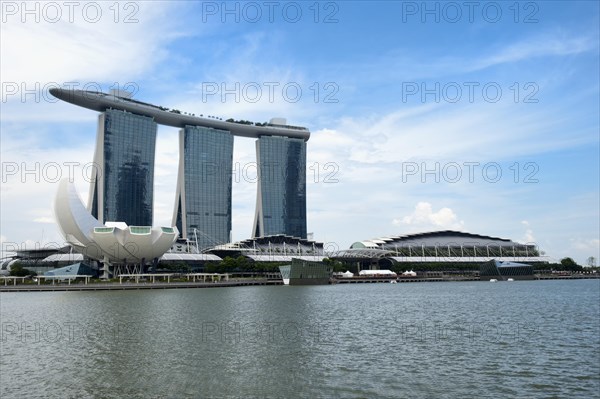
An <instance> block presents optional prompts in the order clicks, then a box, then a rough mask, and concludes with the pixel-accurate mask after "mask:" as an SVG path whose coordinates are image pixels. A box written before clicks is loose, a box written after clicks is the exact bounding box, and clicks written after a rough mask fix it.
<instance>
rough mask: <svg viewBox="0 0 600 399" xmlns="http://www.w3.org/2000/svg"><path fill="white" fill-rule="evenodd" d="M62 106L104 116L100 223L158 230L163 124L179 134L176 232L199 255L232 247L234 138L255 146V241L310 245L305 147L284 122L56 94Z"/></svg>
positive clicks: (95, 180) (97, 159)
mask: <svg viewBox="0 0 600 399" xmlns="http://www.w3.org/2000/svg"><path fill="white" fill-rule="evenodd" d="M50 93H51V94H52V95H53V96H55V97H56V98H58V99H61V100H63V101H66V102H69V103H72V104H75V105H78V106H81V107H85V108H88V109H92V110H95V111H98V112H100V113H101V114H100V115H99V118H98V134H97V138H96V150H95V154H94V163H95V165H96V168H94V172H93V174H94V175H93V176H92V187H91V190H90V195H89V201H88V208H89V210H90V211H91V213H92V215H93V216H94V217H96V218H97V219H98V220H99V221H100V222H101V223H104V222H107V221H119V222H125V223H127V224H128V225H129V226H151V225H152V216H153V211H152V207H153V195H154V154H155V147H156V132H157V126H158V124H162V125H167V126H173V127H178V128H180V131H179V172H178V177H177V191H176V195H175V207H174V213H173V225H174V226H177V228H178V229H179V231H180V232H181V237H182V238H188V239H191V240H197V242H198V247H199V249H200V250H202V249H204V248H209V247H213V246H215V245H219V244H225V243H228V242H230V241H231V190H232V173H231V172H232V163H233V139H234V136H242V137H249V138H255V139H256V157H257V171H258V172H257V173H258V189H257V199H256V214H255V217H254V226H253V230H252V237H264V236H269V235H274V234H285V235H289V236H294V237H299V238H306V142H307V140H308V139H309V138H310V132H309V130H308V129H306V128H304V127H298V126H290V125H287V124H286V121H285V119H279V118H274V119H271V121H270V122H269V123H264V124H263V123H252V122H249V121H234V120H232V119H229V120H227V121H223V120H220V119H212V118H207V117H202V116H200V117H198V116H195V115H194V114H187V113H181V112H180V111H178V110H169V109H168V108H165V107H160V106H156V105H152V104H148V103H144V102H141V101H137V100H134V99H132V98H131V96H130V95H129V93H126V92H122V91H114V92H111V93H110V94H107V93H101V92H92V91H82V90H71V89H69V90H65V89H59V88H54V89H51V90H50Z"/></svg>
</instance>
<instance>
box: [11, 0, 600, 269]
mask: <svg viewBox="0 0 600 399" xmlns="http://www.w3.org/2000/svg"><path fill="white" fill-rule="evenodd" d="M32 4H38V6H37V8H36V6H34V5H31V6H30V9H29V10H30V13H29V14H27V13H25V12H24V10H23V9H22V6H21V3H20V2H4V3H3V5H2V7H3V8H2V25H1V29H2V32H1V33H2V34H1V38H0V40H1V52H2V53H1V57H0V60H1V61H0V62H1V65H0V72H1V80H2V104H1V105H2V110H1V115H0V127H1V144H2V148H1V155H2V167H3V169H2V193H1V204H0V205H1V221H0V223H1V226H0V227H1V231H0V235H1V239H2V241H3V246H4V248H5V249H6V247H7V246H15V245H17V246H19V247H31V246H35V245H38V246H39V245H47V244H48V243H53V242H62V238H61V236H60V234H59V232H58V229H57V228H56V226H55V224H54V220H53V217H54V216H53V213H52V201H53V198H54V195H55V192H56V188H57V183H56V181H55V180H56V179H55V178H54V177H55V176H56V175H57V173H56V170H58V171H59V172H58V173H60V174H61V175H62V176H63V177H67V176H69V175H70V174H71V173H72V174H73V175H74V180H75V183H76V185H77V188H78V190H79V191H80V193H81V196H82V198H84V199H86V198H87V191H88V188H89V184H88V183H87V182H86V179H85V178H84V174H85V173H84V172H85V170H84V169H85V168H84V167H83V165H85V164H86V163H88V162H91V160H92V157H93V149H94V138H95V134H96V124H97V114H96V113H95V112H93V111H89V110H84V109H79V108H76V107H74V106H72V105H70V104H66V103H60V102H54V101H53V100H52V99H51V98H50V96H49V95H48V94H47V88H48V87H50V86H51V85H53V84H57V85H60V86H63V87H64V86H65V85H67V84H69V83H68V82H71V84H72V85H75V84H76V85H78V88H81V87H83V86H84V85H88V86H87V87H88V88H97V87H100V88H102V89H103V90H105V91H106V90H108V89H109V88H110V87H115V86H119V87H121V88H123V87H125V86H127V87H128V88H130V89H133V91H134V92H135V93H134V97H135V98H137V99H140V100H143V101H148V102H152V103H155V104H159V105H164V106H168V107H171V108H178V109H181V110H185V111H188V112H193V113H196V114H204V115H217V116H220V117H223V118H229V117H233V118H237V119H240V118H243V119H250V120H254V121H265V120H268V119H270V118H271V117H275V116H281V117H286V118H287V119H288V122H289V123H291V124H297V125H302V126H307V127H308V128H310V130H311V132H312V136H311V139H310V141H309V143H308V165H309V170H308V172H307V173H308V179H307V181H308V182H309V183H308V188H307V191H308V200H307V201H308V204H307V205H308V218H309V219H308V230H309V231H311V232H314V237H315V239H317V240H319V241H323V242H325V243H327V245H328V247H329V248H331V249H333V248H336V247H339V248H347V247H348V246H349V245H350V244H352V242H354V241H358V240H363V239H368V238H374V237H377V236H382V235H392V234H394V235H397V234H405V233H412V232H419V231H429V230H440V229H459V230H464V231H469V232H472V233H478V234H488V235H494V236H500V237H506V238H511V239H514V240H517V241H521V242H534V243H536V244H538V245H539V247H540V248H541V249H542V250H543V251H545V252H546V254H547V255H548V256H550V257H551V258H552V259H560V258H562V257H564V256H572V257H574V258H575V259H576V260H577V261H579V262H580V263H584V262H585V261H586V259H587V258H588V257H589V256H595V257H596V258H600V256H599V248H600V240H599V238H600V237H599V236H600V232H599V229H600V225H599V223H600V222H599V220H600V215H599V210H598V209H599V205H600V204H599V202H600V199H599V180H600V177H599V172H598V170H599V152H600V148H599V130H600V126H599V124H600V120H599V109H600V104H599V97H600V96H599V92H600V87H599V78H598V76H599V72H600V65H599V58H600V54H599V31H600V28H599V24H600V22H599V6H598V2H592V1H590V2H574V1H568V2H566V1H565V2H562V1H551V2H550V1H549V2H518V3H515V2H473V3H468V4H472V6H469V5H465V2H427V3H423V2H392V1H390V2H360V1H354V2H319V3H316V2H277V1H276V2H272V3H268V2H230V3H228V4H227V5H226V6H225V5H224V3H222V2H203V3H202V2H183V1H182V2H122V3H118V5H117V6H116V7H115V5H114V3H113V2H107V3H103V2H102V3H84V2H81V3H78V6H77V7H76V8H74V9H73V10H72V13H71V14H69V9H68V8H67V6H66V5H65V4H64V3H62V2H55V3H54V4H56V5H57V6H49V5H48V3H32ZM53 7H54V8H53ZM110 7H113V8H110ZM225 7H227V9H225ZM270 7H271V8H270ZM469 7H472V8H471V9H469ZM97 8H99V9H100V13H99V14H98V13H96V11H97ZM84 10H85V11H84ZM117 10H118V14H117V13H116V11H117ZM298 11H300V12H301V13H300V14H298ZM257 12H260V15H259V14H257ZM270 12H272V14H270ZM36 17H37V19H38V21H37V22H36ZM223 88H224V89H228V90H230V92H229V93H230V94H227V95H222V89H223ZM257 88H258V89H260V92H259V91H258V89H257ZM270 88H272V90H273V91H272V92H270V91H269V90H270ZM284 88H286V90H287V91H284ZM298 89H300V90H301V92H300V91H298ZM24 90H29V91H30V92H31V93H32V94H25V91H24ZM211 90H212V91H211ZM215 90H216V91H215ZM236 95H237V98H236ZM158 133H159V134H158V143H157V154H156V176H155V220H154V223H155V224H161V225H166V224H170V223H171V216H172V212H173V205H174V199H175V195H174V191H175V179H176V165H177V157H178V154H177V144H176V143H177V131H176V129H172V128H168V127H160V128H159V132H158ZM234 152H235V154H234V161H235V162H236V164H237V165H238V170H237V172H236V173H237V174H235V175H234V192H233V195H234V200H233V238H234V240H240V239H245V238H247V237H248V236H249V235H250V233H251V225H252V220H253V216H254V206H255V197H256V185H255V184H254V181H253V179H252V176H248V175H247V173H246V172H248V171H251V169H252V166H251V165H252V163H253V162H254V161H255V159H254V157H255V154H254V142H253V140H250V139H243V138H236V142H235V149H234ZM65 162H73V163H74V164H73V165H74V166H73V168H72V170H71V169H69V167H68V166H67V165H65ZM53 163H58V169H57V168H55V165H54V164H53ZM53 168H54V169H53ZM26 170H30V171H31V170H33V172H30V173H27V172H25V171H26ZM316 171H318V173H317V172H316ZM426 171H429V172H426ZM457 171H460V173H461V174H460V175H457ZM517 171H518V173H517ZM470 172H471V173H470ZM498 172H500V173H501V175H498V174H497V173H498ZM250 174H251V173H250Z"/></svg>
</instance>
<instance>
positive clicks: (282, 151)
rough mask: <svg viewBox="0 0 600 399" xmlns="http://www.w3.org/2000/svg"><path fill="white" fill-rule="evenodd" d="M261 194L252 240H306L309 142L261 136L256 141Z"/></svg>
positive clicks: (258, 198) (257, 202)
mask: <svg viewBox="0 0 600 399" xmlns="http://www.w3.org/2000/svg"><path fill="white" fill-rule="evenodd" d="M256 157H257V163H258V190H257V199H256V215H255V217H254V229H253V232H252V237H264V236H268V235H275V234H285V235H288V236H293V237H299V238H306V141H304V140H303V139H296V138H289V137H281V136H262V137H260V138H259V139H258V140H257V141H256Z"/></svg>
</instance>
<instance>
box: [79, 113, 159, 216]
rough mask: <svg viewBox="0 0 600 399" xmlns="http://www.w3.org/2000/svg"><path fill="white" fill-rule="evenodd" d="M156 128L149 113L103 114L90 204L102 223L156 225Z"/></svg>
mask: <svg viewBox="0 0 600 399" xmlns="http://www.w3.org/2000/svg"><path fill="white" fill-rule="evenodd" d="M156 129H157V125H156V122H154V120H153V119H152V118H150V117H147V116H141V115H135V114H131V113H129V112H126V111H119V110H115V109H107V110H106V111H105V112H103V113H101V114H100V116H99V118H98V135H97V138H96V151H95V154H94V165H95V167H94V168H92V187H91V190H90V200H89V202H88V207H90V210H91V213H92V215H93V216H94V217H95V218H97V219H98V220H99V221H100V222H101V223H104V222H107V221H120V222H124V223H127V224H128V225H131V226H151V225H152V201H153V196H154V153H155V144H156Z"/></svg>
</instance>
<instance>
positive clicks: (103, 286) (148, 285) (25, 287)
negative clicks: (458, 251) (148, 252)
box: [0, 274, 600, 292]
mask: <svg viewBox="0 0 600 399" xmlns="http://www.w3.org/2000/svg"><path fill="white" fill-rule="evenodd" d="M598 279H600V275H597V274H596V275H578V276H553V275H536V276H535V278H534V279H532V280H527V281H539V280H598ZM391 281H395V282H397V283H398V284H402V283H434V282H465V281H482V282H488V281H487V280H481V279H480V278H479V277H477V278H475V277H454V278H443V277H441V278H440V277H435V278H398V279H395V280H394V279H337V280H334V281H333V282H332V284H334V285H337V284H381V283H387V284H390V282H391ZM257 285H283V281H282V280H267V279H253V280H237V281H232V280H230V281H221V282H212V283H205V282H170V283H167V282H154V283H152V282H140V283H134V282H126V283H122V284H121V283H117V282H114V283H89V284H84V283H76V284H66V283H59V284H44V285H36V284H16V285H13V284H7V285H0V292H53V291H129V290H161V289H162V290H164V289H185V288H219V287H242V286H257Z"/></svg>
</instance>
